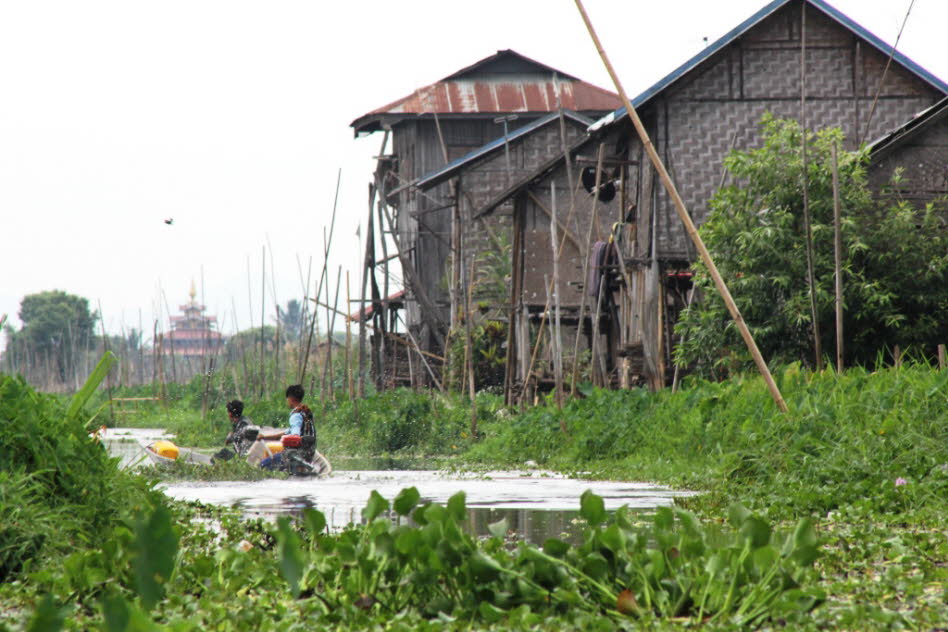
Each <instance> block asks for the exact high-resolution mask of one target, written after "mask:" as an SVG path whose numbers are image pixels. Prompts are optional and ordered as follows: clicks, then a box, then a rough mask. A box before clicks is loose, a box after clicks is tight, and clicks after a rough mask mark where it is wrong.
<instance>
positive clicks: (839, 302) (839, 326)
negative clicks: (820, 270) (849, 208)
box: [833, 142, 843, 373]
mask: <svg viewBox="0 0 948 632" xmlns="http://www.w3.org/2000/svg"><path fill="white" fill-rule="evenodd" d="M840 224H841V220H840V203H839V162H838V159H837V156H836V143H835V142H834V143H833V267H834V268H835V275H834V276H835V280H836V284H835V294H836V301H835V302H836V372H837V373H842V372H843V261H842V259H843V255H842V253H843V237H842V227H841V225H840Z"/></svg>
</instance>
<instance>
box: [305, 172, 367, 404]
mask: <svg viewBox="0 0 948 632" xmlns="http://www.w3.org/2000/svg"><path fill="white" fill-rule="evenodd" d="M341 181H342V169H340V170H339V171H338V173H337V174H336V193H335V194H334V195H333V199H332V216H331V218H330V220H329V239H328V240H326V239H325V238H324V242H323V270H322V272H321V273H320V275H319V284H318V286H317V288H316V298H317V299H318V298H319V297H320V296H321V295H322V291H323V281H324V280H325V278H326V269H327V266H328V265H329V248H330V247H331V246H332V236H333V232H334V230H335V227H336V209H337V208H338V205H339V184H340V182H341ZM371 192H372V185H371V184H370V185H369V195H370V197H369V216H370V217H371V215H372V199H371V195H372V193H371ZM324 235H325V233H324ZM307 289H308V288H307ZM318 317H319V309H318V308H315V307H314V308H313V318H312V320H311V321H310V325H309V337H308V339H307V340H306V353H305V354H304V355H303V365H302V367H300V378H299V379H300V384H302V383H303V382H304V381H305V379H306V367H307V366H308V365H309V352H310V349H311V348H312V345H313V334H314V333H315V334H316V335H317V338H318V337H319V335H318V334H319V330H318V328H317V323H316V321H317V320H318ZM314 375H315V374H314ZM310 390H312V388H310Z"/></svg>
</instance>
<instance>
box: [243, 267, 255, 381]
mask: <svg viewBox="0 0 948 632" xmlns="http://www.w3.org/2000/svg"><path fill="white" fill-rule="evenodd" d="M247 313H248V314H250V329H248V330H247V336H246V337H245V338H244V339H243V340H241V346H243V344H244V343H245V342H248V341H247V338H250V336H251V335H252V333H253V330H254V326H253V282H252V281H251V273H250V255H247ZM249 342H250V343H251V345H250V346H251V349H250V352H251V358H250V361H251V362H253V346H254V345H253V339H251V340H250V341H249ZM241 352H243V353H244V354H245V350H244V349H241ZM244 373H245V374H246V375H247V378H248V380H249V382H250V384H248V387H249V390H248V391H247V393H248V394H249V393H252V392H253V391H254V390H256V389H255V388H254V386H256V381H257V380H256V379H255V377H254V375H253V367H252V366H248V367H245V368H244Z"/></svg>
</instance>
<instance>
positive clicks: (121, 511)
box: [0, 375, 163, 581]
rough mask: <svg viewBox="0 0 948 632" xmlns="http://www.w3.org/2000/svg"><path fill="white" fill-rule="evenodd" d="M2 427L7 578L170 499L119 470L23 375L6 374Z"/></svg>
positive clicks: (0, 568) (1, 553)
mask: <svg viewBox="0 0 948 632" xmlns="http://www.w3.org/2000/svg"><path fill="white" fill-rule="evenodd" d="M0 426H2V428H3V432H2V433H0V490H2V492H0V511H2V512H3V513H2V515H3V516H4V523H3V524H4V527H3V529H0V559H2V561H0V581H5V580H6V579H9V577H10V576H11V575H12V574H13V573H16V572H17V571H19V570H20V569H22V568H23V567H24V566H25V565H26V564H27V563H28V562H30V561H31V560H36V559H37V558H41V557H44V556H49V555H51V554H53V553H55V552H63V551H68V550H70V549H71V548H73V547H76V546H87V545H90V544H92V543H94V542H96V540H97V538H98V537H99V536H100V535H101V534H102V533H106V532H108V531H110V530H111V529H112V528H113V527H114V525H116V524H118V523H119V522H121V521H122V520H123V519H124V518H125V517H126V516H127V515H128V514H129V511H131V510H134V509H135V508H143V507H146V506H148V507H150V506H154V505H156V504H160V503H162V502H163V496H161V495H160V493H158V492H156V491H154V490H153V484H152V482H151V481H150V480H148V479H146V478H144V477H140V476H135V475H132V474H130V473H127V472H124V471H122V470H120V469H119V468H118V460H117V459H114V458H112V457H110V456H109V454H108V453H107V452H106V450H105V449H104V448H103V446H102V445H101V444H100V443H98V442H97V441H96V440H94V439H93V438H92V437H90V435H89V432H88V430H87V429H86V425H85V423H84V422H83V421H81V420H80V418H79V416H77V415H70V414H69V413H68V412H67V410H66V408H65V407H64V406H63V405H62V403H61V402H60V401H59V400H58V399H57V398H55V397H52V396H49V395H43V394H40V393H37V392H35V391H34V390H33V389H32V388H31V387H30V386H28V385H27V384H26V382H25V381H24V380H23V379H22V378H19V377H10V376H4V375H0ZM11 517H12V518H11ZM8 518H10V519H9V520H8Z"/></svg>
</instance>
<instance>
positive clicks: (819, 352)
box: [800, 2, 823, 371]
mask: <svg viewBox="0 0 948 632" xmlns="http://www.w3.org/2000/svg"><path fill="white" fill-rule="evenodd" d="M800 6H801V13H800V138H801V141H800V152H801V157H802V160H803V230H804V232H805V233H806V234H805V237H806V282H807V285H808V286H809V288H810V321H811V325H810V327H811V330H812V332H813V355H814V356H815V357H816V370H817V371H822V370H823V343H822V341H821V340H820V319H819V311H818V310H817V308H816V273H815V272H814V270H813V266H814V263H813V260H814V258H815V254H814V252H813V224H812V222H811V221H810V174H809V173H808V171H807V155H806V154H807V152H806V2H803V3H802V4H801V5H800Z"/></svg>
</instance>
